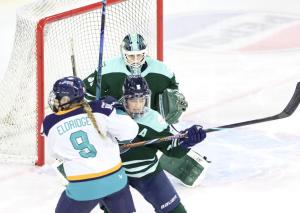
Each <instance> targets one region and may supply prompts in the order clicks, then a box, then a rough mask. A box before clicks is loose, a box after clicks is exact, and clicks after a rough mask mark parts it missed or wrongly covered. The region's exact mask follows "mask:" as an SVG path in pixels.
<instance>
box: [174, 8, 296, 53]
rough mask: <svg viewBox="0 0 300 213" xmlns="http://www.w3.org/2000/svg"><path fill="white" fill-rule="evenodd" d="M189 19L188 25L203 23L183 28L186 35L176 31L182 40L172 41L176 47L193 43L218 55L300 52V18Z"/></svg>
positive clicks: (226, 15)
mask: <svg viewBox="0 0 300 213" xmlns="http://www.w3.org/2000/svg"><path fill="white" fill-rule="evenodd" d="M195 16H197V17H195ZM185 19H186V20H185V22H189V20H188V19H191V20H190V21H192V20H199V22H197V23H195V22H193V23H195V24H196V25H197V26H194V25H184V26H182V27H183V29H180V30H181V31H184V32H185V33H184V35H183V34H182V35H181V34H180V33H179V35H178V33H177V31H176V33H177V35H178V37H176V38H175V37H173V38H170V42H171V43H172V45H177V46H181V47H185V46H187V45H188V46H190V44H193V47H192V48H195V49H202V50H208V51H217V52H220V51H221V52H223V51H225V52H228V51H233V52H261V51H263V52H264V51H286V50H296V49H300V40H299V37H300V16H299V15H294V14H293V15H291V14H285V13H272V12H255V11H253V12H251V11H250V12H249V11H245V12H219V13H209V12H207V13H205V14H194V15H190V16H187V17H186V18H185ZM172 21H174V20H172ZM174 22H175V21H174ZM191 26H192V27H191ZM170 27H172V24H171V26H170ZM175 30H176V28H174V29H170V30H169V31H173V33H174V31H175ZM170 37H172V36H171V35H170Z"/></svg>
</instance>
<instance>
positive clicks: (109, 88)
mask: <svg viewBox="0 0 300 213" xmlns="http://www.w3.org/2000/svg"><path fill="white" fill-rule="evenodd" d="M121 54H122V57H117V58H113V59H111V60H108V61H106V62H105V64H104V66H103V68H102V76H101V96H102V97H103V96H113V97H115V98H116V99H120V98H121V97H122V95H123V93H122V85H123V82H124V79H125V78H126V76H129V75H132V74H139V75H141V76H142V77H144V78H145V80H146V81H147V83H148V85H149V88H150V90H151V103H150V107H151V108H152V109H154V110H156V111H158V112H159V113H160V114H161V115H162V116H163V117H164V118H165V120H166V121H167V122H168V123H169V124H173V123H176V122H177V121H178V119H179V117H180V116H181V114H182V113H183V111H185V110H186V108H187V105H188V104H187V102H186V100H185V97H184V95H183V94H181V93H180V92H178V83H177V82H176V79H175V75H174V73H173V72H171V71H170V70H169V69H168V68H167V67H166V66H165V65H164V64H163V63H162V62H160V61H158V60H155V59H152V58H151V57H149V56H147V44H146V42H145V41H144V38H143V37H142V36H141V35H140V34H129V35H126V36H125V37H124V39H123V41H122V44H121ZM84 83H85V87H86V99H87V100H94V99H95V95H96V87H97V71H95V72H94V73H92V74H90V75H89V76H88V77H87V78H85V79H84ZM160 161H161V163H162V167H163V169H165V170H166V171H168V172H169V173H171V174H172V175H173V176H175V177H177V178H178V179H180V180H181V182H182V183H184V184H186V185H189V186H194V185H196V184H197V182H199V180H200V179H201V178H202V177H203V175H204V173H203V170H204V168H205V166H204V164H205V165H207V163H206V161H205V160H204V159H203V158H202V156H200V155H199V154H198V153H196V152H194V151H193V150H191V151H190V152H189V153H188V154H187V155H185V156H184V157H183V158H180V159H177V158H172V157H168V156H166V155H163V156H162V157H161V159H160ZM203 163H204V164H203ZM183 168H184V169H183Z"/></svg>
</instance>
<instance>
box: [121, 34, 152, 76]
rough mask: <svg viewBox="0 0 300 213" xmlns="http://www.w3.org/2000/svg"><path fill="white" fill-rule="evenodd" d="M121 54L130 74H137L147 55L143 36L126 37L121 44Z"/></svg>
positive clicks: (131, 35) (130, 35)
mask: <svg viewBox="0 0 300 213" xmlns="http://www.w3.org/2000/svg"><path fill="white" fill-rule="evenodd" d="M121 53H122V56H123V59H124V62H125V64H126V65H127V66H129V68H130V71H131V72H132V74H139V72H140V70H141V67H142V66H143V64H144V63H145V57H146V53H147V44H146V42H145V40H144V38H143V36H141V35H140V34H137V33H135V34H128V35H126V36H125V37H124V39H123V41H122V44H121Z"/></svg>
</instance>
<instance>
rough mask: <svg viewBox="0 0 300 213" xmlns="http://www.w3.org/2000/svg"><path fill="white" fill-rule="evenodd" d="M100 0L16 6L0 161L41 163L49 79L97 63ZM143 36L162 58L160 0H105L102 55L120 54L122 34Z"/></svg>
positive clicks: (1, 91)
mask: <svg viewBox="0 0 300 213" xmlns="http://www.w3.org/2000/svg"><path fill="white" fill-rule="evenodd" d="M101 8H102V3H101V2H100V1H91V0H39V1H35V2H33V3H31V4H28V5H25V6H23V7H22V8H20V9H19V10H18V11H17V27H16V33H15V42H14V47H13V51H12V56H11V59H10V62H9V65H8V70H7V72H6V73H5V75H4V76H3V78H2V82H1V86H0V87H1V88H0V97H1V100H2V101H1V102H0V109H1V111H0V162H22V163H35V164H36V165H43V164H44V161H45V154H44V140H43V137H42V136H41V135H40V127H41V124H42V121H43V118H44V116H45V115H46V114H48V113H50V110H49V108H48V104H47V100H48V94H49V92H50V90H51V88H52V86H53V83H54V82H55V81H56V80H57V79H58V78H61V77H64V76H70V75H72V63H71V52H72V51H71V43H73V50H74V55H75V59H76V70H77V75H78V76H79V77H81V78H85V77H86V76H88V74H90V73H92V72H93V71H94V70H95V69H96V68H97V67H98V58H99V44H100V42H99V41H100V36H99V35H100V26H101ZM133 32H137V33H140V34H141V35H143V36H144V37H145V40H146V41H147V43H148V46H149V55H151V56H152V57H155V58H158V59H160V60H162V36H163V35H162V0H107V7H106V23H105V34H104V51H103V54H104V55H103V60H104V61H105V60H106V59H109V58H111V57H114V56H118V55H119V54H120V43H121V41H122V39H123V37H124V36H125V35H126V34H128V33H133Z"/></svg>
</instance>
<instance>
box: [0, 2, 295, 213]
mask: <svg viewBox="0 0 300 213" xmlns="http://www.w3.org/2000/svg"><path fill="white" fill-rule="evenodd" d="M26 2H30V1H29V0H17V1H16V0H10V1H8V0H7V1H6V0H0V12H1V16H0V49H1V51H0V62H1V63H0V79H1V81H5V79H3V75H4V72H5V70H6V68H7V65H8V61H9V57H10V53H11V51H12V45H13V39H14V31H15V10H16V8H17V7H18V6H20V5H22V4H24V3H26ZM164 12H165V17H164V18H165V19H164V26H165V28H164V33H165V34H164V42H165V43H164V48H165V49H164V58H165V60H164V61H165V63H166V64H167V65H168V67H170V69H172V70H173V71H174V72H175V74H176V76H177V80H178V82H179V86H180V89H181V91H182V92H183V93H184V94H185V95H186V98H187V100H188V102H189V108H188V110H187V112H185V114H184V115H183V117H182V119H181V121H180V124H179V125H177V126H178V128H184V127H187V126H189V125H191V124H195V123H197V124H201V125H203V126H204V128H211V127H217V126H220V125H226V124H231V123H235V122H241V121H247V120H252V119H257V118H262V117H267V116H272V115H275V114H278V113H280V112H281V111H282V110H283V109H284V107H285V106H286V104H287V103H288V101H289V100H290V98H291V96H292V94H293V92H294V90H295V87H296V84H297V82H299V81H300V40H299V38H300V2H299V0H285V1H283V0H264V1H258V0H255V1H254V0H239V1H237V0H227V1H222V0H201V1H200V0H187V1H179V0H164ZM2 101H3V100H2ZM4 101H5V100H4ZM299 108H300V107H299ZM299 121H300V109H297V110H296V111H295V112H294V114H292V115H291V116H290V117H288V118H285V119H282V120H276V121H270V122H266V123H261V124H256V125H250V126H245V127H241V128H234V129H231V130H224V131H219V132H216V133H209V134H208V135H207V139H206V140H205V141H204V142H203V143H201V144H199V145H197V146H196V147H194V148H193V149H194V150H196V151H197V152H199V153H200V154H202V155H205V156H207V157H208V159H209V160H211V161H212V163H211V166H210V168H209V170H208V173H207V175H206V177H205V178H204V180H203V181H202V182H201V184H200V186H198V187H196V188H186V187H184V186H182V185H180V184H179V183H178V182H177V181H176V180H175V179H173V178H172V177H170V178H171V180H172V182H173V183H174V185H175V187H176V189H177V191H178V193H179V195H180V197H181V199H182V203H183V204H184V206H185V207H186V209H187V211H188V212H189V213H201V212H205V213H219V212H223V213H241V212H243V213H254V212H255V213H268V212H272V213H283V212H285V213H299V212H300V206H299V201H300V198H299V194H300V166H299V162H300V124H299ZM0 131H1V130H0ZM0 189H1V190H0V200H1V201H0V212H10V213H20V212H22V213H51V212H54V208H55V206H56V203H57V201H58V198H59V196H60V193H61V192H62V191H63V189H64V187H63V185H62V184H61V181H60V179H59V178H58V177H57V176H56V174H55V173H54V172H53V171H52V170H51V167H50V166H48V165H45V166H44V167H41V168H39V167H33V166H26V165H25V166H24V165H17V164H0ZM132 192H133V196H134V201H135V205H136V209H137V212H138V213H150V212H154V210H153V209H152V207H151V206H150V205H149V204H148V203H146V202H145V201H144V200H143V198H142V197H141V196H140V195H139V194H138V193H137V192H136V191H134V190H133V191H132ZM93 212H94V213H96V212H100V210H99V209H98V208H97V209H94V210H93Z"/></svg>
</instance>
